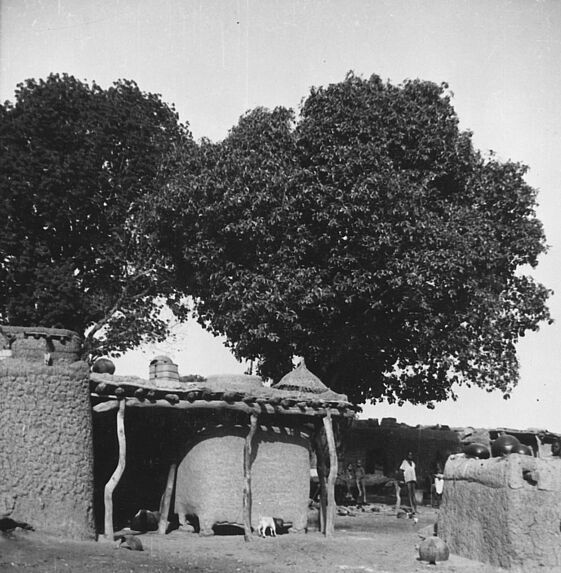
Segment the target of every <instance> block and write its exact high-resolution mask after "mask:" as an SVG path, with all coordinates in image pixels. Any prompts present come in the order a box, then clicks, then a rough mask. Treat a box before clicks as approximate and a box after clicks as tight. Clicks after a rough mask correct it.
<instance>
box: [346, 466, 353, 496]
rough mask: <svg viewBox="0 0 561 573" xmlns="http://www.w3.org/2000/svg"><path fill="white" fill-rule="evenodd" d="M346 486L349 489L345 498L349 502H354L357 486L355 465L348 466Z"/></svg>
mask: <svg viewBox="0 0 561 573" xmlns="http://www.w3.org/2000/svg"><path fill="white" fill-rule="evenodd" d="M345 486H346V488H347V490H346V492H345V498H346V499H347V500H349V501H353V500H354V496H353V487H354V486H355V470H354V468H353V464H348V465H347V469H346V470H345Z"/></svg>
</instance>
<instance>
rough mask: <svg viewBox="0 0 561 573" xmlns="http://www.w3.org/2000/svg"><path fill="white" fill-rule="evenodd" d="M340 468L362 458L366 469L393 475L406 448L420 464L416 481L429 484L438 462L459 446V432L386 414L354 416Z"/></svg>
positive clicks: (422, 487)
mask: <svg viewBox="0 0 561 573" xmlns="http://www.w3.org/2000/svg"><path fill="white" fill-rule="evenodd" d="M342 449H343V451H342V455H341V456H340V459H339V471H340V472H343V471H344V468H345V467H346V466H347V464H349V463H352V464H356V461H357V460H358V459H360V460H362V463H363V465H364V466H365V468H366V472H367V473H369V474H374V473H377V472H380V473H382V474H384V475H386V476H393V475H394V474H395V472H396V471H397V470H398V468H399V466H400V465H401V462H402V461H403V459H404V458H405V456H406V455H407V452H410V451H411V452H413V453H414V456H415V463H416V464H417V485H418V487H419V488H421V489H427V488H430V478H431V475H432V474H433V473H434V471H435V466H436V463H437V462H441V463H442V465H444V462H445V461H446V458H447V457H448V455H449V454H451V453H456V452H458V451H459V450H460V440H459V437H458V435H457V433H456V432H455V431H453V430H450V429H447V428H431V427H420V426H419V427H412V426H407V425H406V424H398V423H395V422H394V421H393V420H392V419H386V418H384V419H383V420H382V421H381V423H378V421H377V420H354V421H353V424H352V427H351V429H350V430H349V431H348V432H347V433H346V435H345V439H344V443H343V448H342Z"/></svg>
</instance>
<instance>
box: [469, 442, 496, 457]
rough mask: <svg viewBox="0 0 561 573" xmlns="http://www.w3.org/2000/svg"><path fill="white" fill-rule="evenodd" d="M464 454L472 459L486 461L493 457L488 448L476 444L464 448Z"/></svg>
mask: <svg viewBox="0 0 561 573" xmlns="http://www.w3.org/2000/svg"><path fill="white" fill-rule="evenodd" d="M464 454H465V455H466V456H469V457H470V458H479V459H480V460H486V459H487V458H489V457H491V452H490V451H489V448H488V447H487V446H484V445H483V444H477V443H475V442H474V443H472V444H468V445H467V446H465V447H464Z"/></svg>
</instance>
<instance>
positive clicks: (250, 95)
mask: <svg viewBox="0 0 561 573" xmlns="http://www.w3.org/2000/svg"><path fill="white" fill-rule="evenodd" d="M560 30H561V2H559V1H557V0H494V1H493V2H489V1H488V0H455V1H454V2H450V1H449V0H276V1H273V0H237V1H235V0H214V1H212V0H199V1H195V0H166V2H161V0H96V1H95V2H92V1H91V0H58V1H57V0H25V1H23V0H0V99H1V100H2V101H4V100H5V99H12V98H13V91H14V88H15V86H16V84H17V83H18V82H20V81H22V80H24V79H26V78H30V77H35V78H39V77H45V76H46V75H48V74H49V73H50V72H67V73H69V74H73V75H75V76H76V77H77V78H79V79H86V80H88V81H91V80H95V81H96V82H97V83H99V84H101V85H102V86H104V87H106V86H108V85H109V84H110V83H111V82H112V81H114V80H116V79H118V78H129V79H134V80H135V81H136V82H137V83H138V84H139V86H140V87H141V89H143V90H144V91H152V92H157V93H160V94H162V97H163V99H164V100H165V101H167V102H169V103H175V105H176V108H177V110H178V112H179V114H180V116H181V119H182V121H185V122H188V123H189V124H190V126H191V129H192V131H193V134H194V136H195V137H196V138H200V137H203V136H206V137H209V138H210V139H213V140H217V139H221V138H222V137H224V136H225V134H226V133H227V131H228V129H229V128H230V127H231V126H232V125H234V124H235V123H236V122H237V119H238V117H239V116H240V115H241V114H242V113H243V112H244V111H246V110H248V109H251V108H253V107H256V106H266V107H274V106H277V105H282V106H286V107H296V108H297V107H298V105H299V103H300V101H301V99H302V98H303V97H305V96H306V95H307V93H308V92H309V88H310V87H311V86H318V85H326V84H328V83H331V82H338V81H341V80H343V79H344V77H345V74H346V72H347V71H349V70H353V71H354V72H355V73H358V74H362V75H364V76H366V77H368V76H369V75H370V74H372V73H376V74H378V75H380V76H381V77H382V78H384V79H390V80H391V81H392V82H394V83H398V82H400V81H402V80H403V79H405V78H417V77H419V78H421V79H425V80H432V81H435V82H438V83H440V82H443V81H446V82H448V83H449V84H450V88H451V90H452V91H453V92H454V94H455V98H454V100H453V103H454V106H455V108H456V110H457V112H458V114H459V117H460V119H461V123H462V126H463V127H464V128H466V129H471V130H472V131H473V132H474V141H475V144H476V146H477V147H479V148H480V149H482V150H489V149H492V150H494V151H496V152H497V154H498V156H499V158H502V159H512V160H515V161H521V162H523V163H526V164H528V165H529V166H530V168H531V170H530V172H529V175H528V177H527V180H528V182H529V183H530V184H531V185H533V186H535V187H537V188H538V189H539V190H540V194H539V202H540V208H539V217H540V218H541V220H542V221H543V223H544V225H545V229H546V234H547V238H548V244H549V245H550V246H551V248H550V251H549V253H548V254H547V255H546V256H544V257H543V259H542V261H541V264H540V266H539V268H538V269H537V270H536V272H535V276H536V277H537V279H538V280H539V281H541V282H543V283H544V284H546V286H548V287H549V288H551V289H553V290H554V291H556V292H557V293H558V294H556V295H554V296H553V297H552V299H551V301H550V306H551V310H552V313H553V316H554V318H556V319H557V323H556V324H554V325H553V326H544V327H543V328H542V330H541V331H540V332H538V333H536V334H530V335H528V336H527V337H526V338H525V339H523V341H522V343H521V344H520V345H519V358H520V362H521V382H520V384H519V386H518V388H517V389H516V390H515V392H514V393H513V395H512V398H511V400H509V401H505V400H503V399H502V398H501V397H500V395H498V394H497V395H495V394H486V393H484V392H480V391H478V390H466V391H461V392H460V399H459V400H458V401H457V402H456V403H447V404H442V405H440V406H438V407H437V408H436V409H435V410H432V411H430V410H428V409H427V408H425V407H411V406H405V407H402V408H397V407H390V406H385V405H380V406H374V407H372V406H368V407H366V408H365V411H364V415H365V416H368V417H376V418H381V417H386V416H393V417H396V418H398V420H400V421H403V422H407V423H409V424H413V425H415V424H418V423H419V424H436V423H441V424H449V425H453V426H456V425H475V426H485V427H489V426H506V427H512V428H519V429H523V428H527V427H540V428H546V429H549V430H551V431H555V432H561V416H560V415H559V412H560V406H561V396H560V392H559V389H558V388H559V386H558V381H559V380H561V363H560V360H559V355H558V353H559V354H561V322H560V321H559V319H560V317H561V298H560V297H561V284H560V283H561V225H557V224H556V223H557V219H558V218H559V216H560V215H561V194H560V193H559V190H558V185H559V182H560V181H561V161H560V157H561V114H560V113H559V102H560V101H561V34H560V32H559V31H560ZM155 352H157V353H161V352H165V353H167V354H169V355H170V356H172V357H173V358H174V360H175V361H176V362H177V363H178V364H179V366H180V372H181V373H184V374H187V373H199V374H212V373H219V372H242V371H243V370H244V368H245V366H244V365H241V364H238V363H237V362H236V361H235V360H234V359H233V358H232V357H231V356H230V355H229V353H228V352H227V350H226V349H225V348H224V347H223V345H222V344H221V343H220V341H216V340H213V339H212V338H211V337H210V335H208V334H206V333H204V332H202V331H200V329H198V328H197V326H196V325H195V324H190V325H189V326H188V327H187V328H186V329H184V330H183V332H182V334H181V335H180V336H179V338H178V340H177V342H175V343H172V342H170V343H169V344H167V345H163V346H161V347H159V348H149V349H146V350H145V351H144V352H136V353H131V354H130V355H129V356H127V357H125V358H123V359H120V360H118V361H117V365H118V373H121V374H137V375H140V376H143V377H147V372H148V361H149V359H150V358H151V357H152V356H153V355H154V353H155Z"/></svg>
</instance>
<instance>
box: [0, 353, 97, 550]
mask: <svg viewBox="0 0 561 573" xmlns="http://www.w3.org/2000/svg"><path fill="white" fill-rule="evenodd" d="M88 383H89V369H88V366H87V364H86V363H84V362H75V363H72V364H67V363H64V362H59V363H55V364H54V365H52V366H44V365H42V364H41V363H38V362H29V361H25V360H18V359H13V358H8V359H6V360H2V361H0V412H1V416H0V515H8V516H10V517H12V518H13V519H16V520H20V521H25V522H27V523H29V524H31V525H32V526H33V527H34V528H35V529H37V530H43V531H47V532H49V533H51V534H55V535H60V536H64V537H68V538H75V539H88V538H93V537H94V535H95V531H94V521H93V447H92V415H91V408H90V399H89V389H88Z"/></svg>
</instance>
